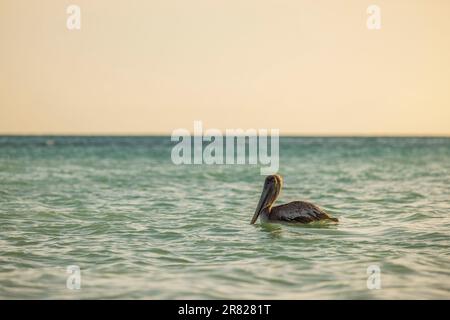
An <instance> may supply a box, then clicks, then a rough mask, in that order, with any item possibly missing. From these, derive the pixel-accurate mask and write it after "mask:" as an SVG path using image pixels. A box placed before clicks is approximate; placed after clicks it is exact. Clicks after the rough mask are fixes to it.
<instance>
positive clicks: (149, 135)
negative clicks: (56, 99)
mask: <svg viewBox="0 0 450 320" xmlns="http://www.w3.org/2000/svg"><path fill="white" fill-rule="evenodd" d="M268 136H269V137H270V135H268ZM0 137H17V138H20V137H22V138H39V137H67V138H70V137H73V138H89V137H92V138H102V137H103V138H170V137H171V135H167V134H53V133H50V134H3V133H0ZM191 137H196V136H194V135H191ZM224 137H226V135H224ZM279 137H280V138H450V134H424V135H417V134H386V135H384V134H382V135H379V134H378V135H377V134H334V135H333V134H329V135H328V134H326V135H325V134H300V135H290V134H286V135H280V136H279Z"/></svg>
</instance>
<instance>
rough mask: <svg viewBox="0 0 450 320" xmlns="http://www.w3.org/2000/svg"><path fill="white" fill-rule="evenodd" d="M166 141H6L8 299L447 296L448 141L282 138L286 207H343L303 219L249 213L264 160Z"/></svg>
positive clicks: (2, 143) (1, 273)
mask: <svg viewBox="0 0 450 320" xmlns="http://www.w3.org/2000/svg"><path fill="white" fill-rule="evenodd" d="M172 146H173V143H172V142H170V139H169V138H168V137H128V138H125V137H115V138H112V137H103V138H99V137H34V138H33V137H0V298H27V299H28V298H37V299H52V298H64V299H66V298H68V299H89V298H127V299H131V298H145V299H162V298H168V299H173V298H179V299H185V298H186V299H187V298H200V299H211V298H225V299H226V298H243V299H252V298H258V299H259V298H262V299H264V298H270V299H284V298H287V299H309V298H318V299H328V298H337V299H354V298H361V299H373V298H376V299H378V298H379V299H391V298H394V299H397V298H412V299H421V298H425V299H429V298H444V299H449V298H450V268H449V267H450V199H449V197H450V139H448V138H282V139H281V143H280V156H281V158H280V170H279V173H280V174H282V175H283V176H284V180H285V181H284V182H285V183H284V188H283V190H282V193H281V196H280V199H279V200H278V203H282V202H288V201H292V200H309V201H312V202H314V203H316V204H318V205H319V206H322V207H323V208H325V209H326V210H328V211H329V212H330V213H331V214H332V215H333V216H336V217H338V218H339V219H340V223H339V224H337V225H334V224H315V225H307V226H292V225H259V224H256V225H249V221H250V218H251V216H252V214H253V211H254V209H255V207H256V204H257V201H258V199H259V196H260V193H261V188H262V183H263V180H264V177H263V176H261V175H260V174H259V167H258V166H248V165H234V166H208V165H196V166H194V165H191V166H188V165H184V166H175V165H173V164H172V162H171V158H170V152H171V148H172ZM69 265H77V266H79V267H80V269H81V289H80V290H70V289H68V288H66V279H67V277H68V274H67V273H66V268H67V266H69ZM371 265H377V266H379V267H380V271H381V273H380V275H381V288H380V289H374V290H370V289H368V287H367V278H368V274H367V273H366V270H367V268H368V267H369V266H371Z"/></svg>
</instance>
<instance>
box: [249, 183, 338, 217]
mask: <svg viewBox="0 0 450 320" xmlns="http://www.w3.org/2000/svg"><path fill="white" fill-rule="evenodd" d="M282 184H283V179H282V178H281V176H279V175H271V176H268V177H267V178H266V181H265V182H264V187H263V192H262V194H261V198H260V199H259V203H258V206H257V207H256V211H255V214H254V215H253V218H252V221H251V222H250V223H251V224H253V223H255V222H256V220H257V219H258V217H259V219H260V220H261V222H296V223H309V222H312V221H319V220H330V221H335V222H337V221H338V219H336V218H332V217H330V216H329V215H328V214H327V213H326V212H325V211H323V210H322V209H321V208H319V207H318V206H316V205H315V204H312V203H309V202H304V201H293V202H289V203H286V204H282V205H279V206H275V207H272V204H273V203H274V202H275V200H276V199H277V197H278V195H279V193H280V191H281V187H282Z"/></svg>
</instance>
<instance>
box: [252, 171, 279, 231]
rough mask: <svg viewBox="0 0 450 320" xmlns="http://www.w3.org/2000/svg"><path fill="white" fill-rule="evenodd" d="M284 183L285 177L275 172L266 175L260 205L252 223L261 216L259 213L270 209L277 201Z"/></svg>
mask: <svg viewBox="0 0 450 320" xmlns="http://www.w3.org/2000/svg"><path fill="white" fill-rule="evenodd" d="M282 185H283V178H281V176H279V175H277V174H274V175H270V176H267V177H266V180H265V181H264V186H263V191H262V193H261V198H260V199H259V202H258V206H257V207H256V211H255V214H254V215H253V218H252V221H251V222H250V224H254V223H255V222H256V220H257V219H258V217H259V214H260V213H261V212H262V211H263V210H264V209H268V210H270V207H271V206H272V204H273V203H274V202H275V200H276V199H277V197H278V194H279V193H280V190H281V186H282Z"/></svg>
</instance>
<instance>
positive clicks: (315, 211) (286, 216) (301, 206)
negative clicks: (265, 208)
mask: <svg viewBox="0 0 450 320" xmlns="http://www.w3.org/2000/svg"><path fill="white" fill-rule="evenodd" d="M269 219H270V220H278V221H286V222H299V223H308V222H312V221H319V220H332V221H336V222H337V221H338V219H336V218H332V217H330V216H329V215H328V214H327V213H326V212H325V211H323V210H322V209H320V208H319V207H318V206H316V205H315V204H312V203H309V202H304V201H294V202H290V203H287V204H283V205H280V206H276V207H273V208H272V210H271V212H270V215H269Z"/></svg>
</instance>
